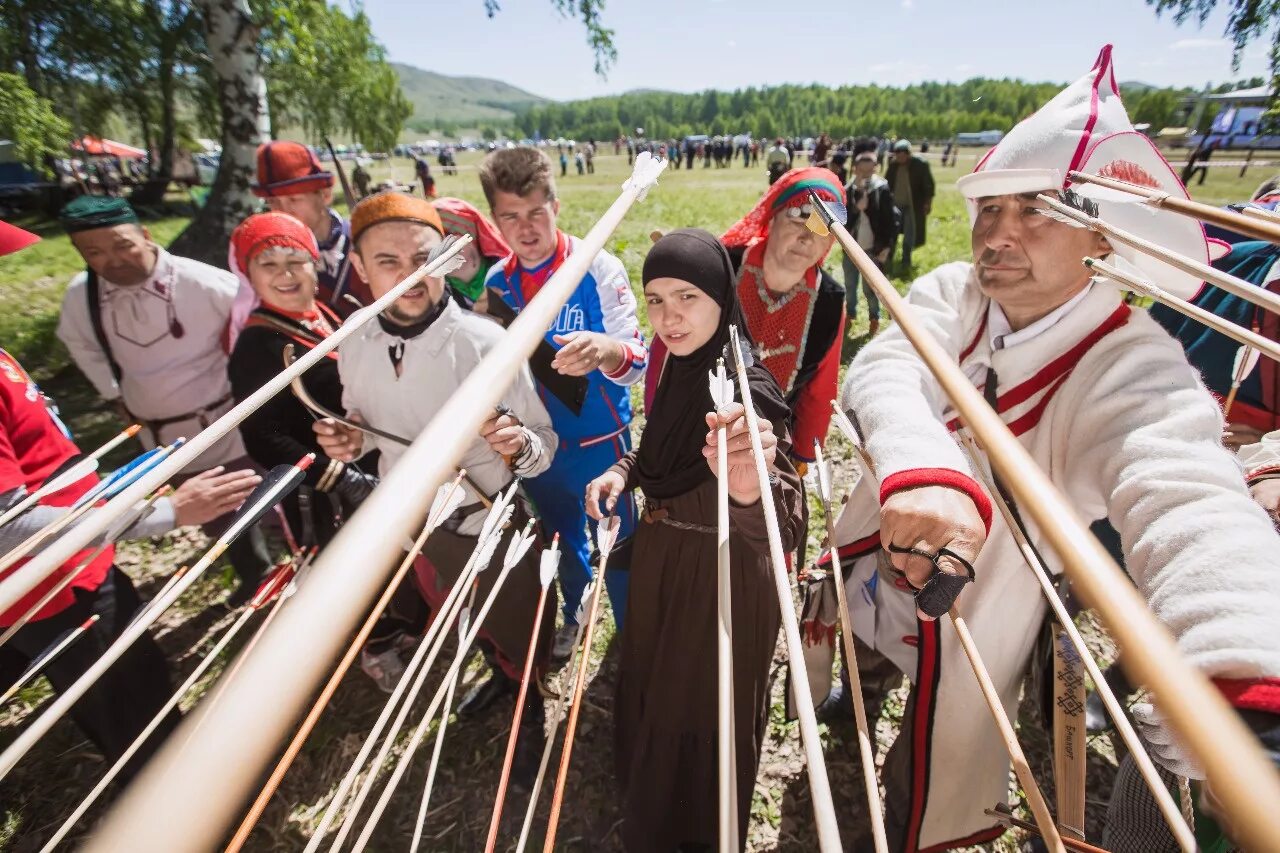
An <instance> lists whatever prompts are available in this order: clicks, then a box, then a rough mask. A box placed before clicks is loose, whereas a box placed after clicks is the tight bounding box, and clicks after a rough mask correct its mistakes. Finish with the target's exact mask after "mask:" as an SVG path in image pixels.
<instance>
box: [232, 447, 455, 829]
mask: <svg viewBox="0 0 1280 853" xmlns="http://www.w3.org/2000/svg"><path fill="white" fill-rule="evenodd" d="M461 482H462V473H461V472H459V474H458V476H457V477H456V478H455V479H454V481H453V482H452V483H446V484H445V485H443V486H441V487H440V488H439V489H438V490H437V492H436V498H435V500H434V501H433V502H432V506H431V511H430V512H429V513H428V514H427V522H426V524H424V525H423V527H422V532H421V533H419V534H418V538H417V539H415V540H414V542H413V545H412V546H410V548H409V551H408V553H406V554H405V556H404V559H403V560H401V561H400V565H399V567H397V569H396V572H395V574H394V575H392V577H391V581H390V582H389V583H388V584H387V586H386V588H385V589H384V590H383V592H382V595H381V597H379V599H378V601H377V603H375V604H374V605H373V608H372V609H371V610H370V611H369V615H368V616H366V617H365V620H364V624H362V625H361V626H360V630H359V631H357V632H356V635H355V637H354V638H353V639H352V641H351V643H350V644H349V645H348V646H347V649H346V651H345V652H344V653H343V655H342V660H340V661H339V662H338V666H337V668H336V669H334V671H333V674H332V675H330V676H329V680H328V681H327V682H326V683H325V686H324V689H323V690H321V691H320V695H319V696H317V697H316V701H315V702H314V703H312V705H311V709H310V710H309V711H308V712H307V715H306V717H305V718H303V720H302V724H301V725H300V726H299V727H298V730H297V731H296V732H294V734H293V738H292V739H291V740H290V741H289V745H288V746H287V747H285V751H284V754H283V755H282V756H281V757H280V760H279V761H277V762H276V766H275V768H274V769H273V770H272V771H271V775H270V776H269V777H267V781H266V784H264V785H263V786H262V790H261V791H259V792H258V796H257V797H256V798H255V799H254V801H253V805H252V806H250V807H249V812H248V814H246V815H245V817H244V819H243V820H242V821H241V822H240V826H239V827H237V828H236V832H235V835H234V836H233V837H232V839H231V843H229V844H228V845H227V848H226V849H227V853H238V851H239V850H240V849H241V848H242V847H244V843H245V842H246V841H248V840H249V835H250V834H251V833H252V832H253V827H254V826H255V825H257V823H258V820H259V819H260V818H261V817H262V813H263V811H265V810H266V808H267V803H269V802H270V801H271V797H272V795H274V794H275V792H276V789H278V788H279V787H280V782H281V780H283V779H284V775H285V774H286V773H288V772H289V768H290V767H291V766H292V765H293V762H294V759H296V758H297V757H298V753H299V752H300V751H301V750H302V745H303V744H304V743H306V740H307V738H308V737H309V736H310V735H311V732H312V730H313V729H315V727H316V723H317V722H318V721H319V720H320V715H321V714H322V713H324V709H325V708H326V707H328V705H329V701H330V700H331V699H332V698H333V694H334V693H335V692H336V691H337V689H338V685H339V684H341V683H342V679H343V677H344V676H346V674H347V670H349V669H350V668H351V664H352V663H353V662H355V659H356V658H357V657H358V656H359V654H360V650H361V649H362V648H364V644H365V643H366V642H367V641H368V639H369V635H370V634H372V633H373V629H374V626H375V625H377V623H378V619H379V618H381V616H382V613H383V611H384V610H386V609H387V605H388V604H390V603H391V598H392V596H394V595H395V593H396V590H397V589H399V588H400V583H401V581H403V580H404V579H405V576H406V575H408V573H409V570H410V569H411V568H413V563H414V561H415V560H416V559H417V558H418V555H419V554H420V553H422V547H423V546H424V545H425V544H426V542H427V538H428V537H429V536H430V535H431V534H432V532H433V531H434V530H435V529H436V528H437V527H438V526H439V525H440V522H442V521H444V520H445V519H446V518H448V517H449V516H451V515H453V513H454V511H455V510H456V509H457V508H458V507H459V506H461V505H462V500H463V495H464V493H463V491H462V487H461Z"/></svg>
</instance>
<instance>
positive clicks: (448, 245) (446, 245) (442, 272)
mask: <svg viewBox="0 0 1280 853" xmlns="http://www.w3.org/2000/svg"><path fill="white" fill-rule="evenodd" d="M460 240H462V237H461V236H460V235H458V234H450V235H449V236H448V237H445V238H444V239H443V240H441V241H440V242H439V243H437V244H436V246H435V248H433V249H432V250H431V252H430V253H429V254H428V255H427V263H432V262H433V261H435V259H436V258H438V257H440V256H441V255H443V254H444V253H445V252H447V251H449V250H450V249H452V248H453V246H454V244H455V243H457V242H459V241H460ZM465 262H466V258H465V257H464V256H463V253H462V252H459V253H458V254H456V255H454V256H453V257H452V258H450V259H449V260H448V262H447V263H446V264H445V265H444V266H442V267H441V268H440V269H438V270H436V271H435V273H434V275H435V277H437V278H444V277H445V276H446V275H448V274H449V273H451V272H457V270H458V268H459V267H461V266H462V265H463V263H465Z"/></svg>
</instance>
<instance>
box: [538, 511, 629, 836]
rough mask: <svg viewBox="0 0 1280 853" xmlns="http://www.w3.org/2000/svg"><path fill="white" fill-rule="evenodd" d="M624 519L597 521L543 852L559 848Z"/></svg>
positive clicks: (612, 516)
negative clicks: (603, 603) (591, 577)
mask: <svg viewBox="0 0 1280 853" xmlns="http://www.w3.org/2000/svg"><path fill="white" fill-rule="evenodd" d="M621 528H622V523H621V520H620V519H619V518H618V517H617V516H616V515H611V516H609V517H608V518H606V519H605V520H604V521H601V522H600V523H599V524H598V525H596V547H597V549H598V550H599V551H600V565H599V566H598V567H597V568H596V583H595V590H594V591H593V592H592V593H591V608H590V610H588V611H587V629H586V631H584V632H583V635H582V658H581V660H582V662H581V663H580V664H579V666H578V678H577V680H576V681H575V682H574V685H573V698H572V699H570V700H569V721H568V722H567V723H565V729H564V748H563V750H562V751H561V753H560V770H559V772H557V773H556V787H555V790H554V792H553V793H552V795H551V814H550V816H549V817H548V818H547V835H546V840H545V841H544V842H543V844H542V850H543V853H552V851H554V850H555V844H556V830H557V829H558V828H559V825H560V807H561V806H562V805H563V804H564V786H565V782H567V781H568V779H569V762H570V761H571V760H572V758H573V735H574V733H575V732H577V730H578V714H579V712H580V711H581V710H582V692H583V690H584V689H585V688H586V686H587V669H588V666H589V664H590V661H591V638H592V637H593V636H594V634H595V627H596V614H598V613H599V612H600V593H601V591H602V590H603V589H604V587H605V583H604V578H605V568H606V567H607V566H608V565H609V554H610V552H612V551H613V546H614V543H616V542H617V541H618V531H619V530H620V529H621Z"/></svg>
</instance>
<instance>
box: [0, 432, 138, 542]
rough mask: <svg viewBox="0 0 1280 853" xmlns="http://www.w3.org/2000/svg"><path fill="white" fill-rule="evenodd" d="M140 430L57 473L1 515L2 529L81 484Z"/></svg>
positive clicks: (122, 437)
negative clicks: (49, 497) (46, 499)
mask: <svg viewBox="0 0 1280 853" xmlns="http://www.w3.org/2000/svg"><path fill="white" fill-rule="evenodd" d="M140 429H142V427H140V426H139V425H138V424H134V425H133V426H131V427H127V428H125V429H124V430H122V431H121V432H120V433H118V434H117V435H116V436H115V438H113V439H111V440H110V441H108V442H107V443H106V444H104V445H102V446H101V447H99V448H98V449H97V450H95V451H93V452H92V453H90V454H89V455H88V456H86V457H84V458H83V459H80V460H78V461H77V462H76V463H75V464H73V465H72V466H71V467H70V468H68V469H67V470H66V471H63V472H62V473H55V474H54V476H53V477H51V478H49V480H48V482H46V483H45V484H44V485H42V486H40V488H38V489H36V490H35V491H34V492H32V493H31V494H29V495H27V496H26V497H25V498H23V499H22V500H21V501H19V502H18V503H16V504H14V505H13V506H12V507H10V508H9V509H7V510H5V512H4V514H3V515H0V527H4V526H5V525H6V524H8V523H9V522H10V521H13V520H14V519H15V518H17V517H18V516H19V515H22V513H24V512H26V511H27V510H29V509H31V507H33V506H35V505H36V502H37V501H39V500H40V499H41V498H43V497H45V496H47V495H51V494H53V493H54V492H60V491H62V490H63V489H65V488H66V487H67V486H70V485H71V484H72V483H76V482H79V481H80V480H83V479H84V478H85V477H87V476H89V475H90V474H92V473H94V472H95V471H97V470H98V462H99V460H101V459H102V457H103V456H106V455H107V454H108V453H110V452H111V451H113V450H115V449H116V448H117V447H119V446H120V445H121V444H123V443H124V442H126V441H128V440H129V439H131V438H133V437H134V436H135V435H137V434H138V430H140Z"/></svg>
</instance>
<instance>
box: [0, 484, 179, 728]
mask: <svg viewBox="0 0 1280 853" xmlns="http://www.w3.org/2000/svg"><path fill="white" fill-rule="evenodd" d="M170 491H172V490H171V489H170V488H169V487H168V486H165V487H163V488H161V489H160V490H159V491H158V492H156V493H155V494H153V495H152V496H151V497H149V498H147V499H146V500H145V501H143V503H142V505H141V506H139V507H138V508H137V509H136V510H135V511H134V512H133V513H132V514H131V515H128V516H125V518H124V519H122V521H124V522H126V523H125V525H124V527H123V528H122V529H121V531H120V532H121V533H123V532H124V531H125V530H128V529H129V528H130V527H132V526H133V525H134V524H136V523H137V521H138V519H140V518H141V517H142V516H143V515H145V514H146V512H147V510H149V509H150V508H151V505H152V504H154V503H155V502H156V501H157V500H159V499H160V498H162V497H164V496H165V495H166V494H168V493H169V492H170ZM117 538H118V536H107V537H106V538H105V539H104V540H103V542H102V544H101V545H99V546H98V547H97V548H94V549H93V552H92V553H90V554H89V556H87V557H85V558H84V559H83V560H81V561H80V562H79V563H78V564H77V565H76V567H75V568H74V569H72V570H71V571H69V572H67V573H66V574H65V575H63V576H62V577H61V578H60V579H59V580H58V582H57V583H55V584H54V585H53V586H51V587H49V589H48V591H46V592H45V594H44V595H42V596H40V600H39V601H37V602H36V603H35V604H33V605H31V606H30V607H28V608H27V611H26V612H25V613H23V614H22V615H21V616H19V617H18V618H17V619H15V620H14V622H13V624H12V625H10V626H9V627H8V628H6V629H5V630H4V633H3V634H0V647H3V646H4V644H5V643H7V642H9V640H10V639H12V637H13V635H14V634H16V633H18V632H19V631H20V630H22V626H23V625H26V624H27V623H28V622H30V621H31V617H32V616H35V615H36V614H37V613H39V612H40V611H41V610H43V609H44V606H45V605H46V604H48V603H49V602H50V601H52V600H53V599H54V597H55V596H56V595H57V594H58V593H60V592H62V591H63V590H64V589H66V588H67V587H68V586H70V585H71V582H72V581H73V580H75V579H76V578H77V577H79V576H80V573H81V572H83V571H84V570H85V569H86V568H87V567H88V566H89V564H91V563H92V562H93V561H94V560H96V559H98V557H100V556H102V552H103V551H105V550H107V549H108V548H110V547H111V546H112V545H113V544H115V540H116V539H117ZM0 704H2V703H0Z"/></svg>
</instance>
